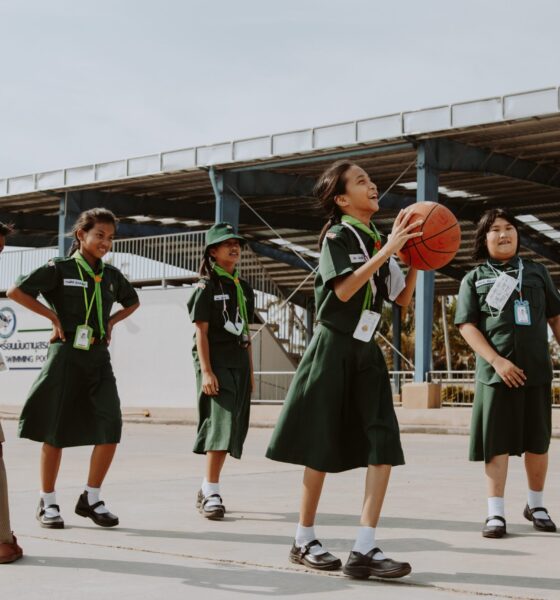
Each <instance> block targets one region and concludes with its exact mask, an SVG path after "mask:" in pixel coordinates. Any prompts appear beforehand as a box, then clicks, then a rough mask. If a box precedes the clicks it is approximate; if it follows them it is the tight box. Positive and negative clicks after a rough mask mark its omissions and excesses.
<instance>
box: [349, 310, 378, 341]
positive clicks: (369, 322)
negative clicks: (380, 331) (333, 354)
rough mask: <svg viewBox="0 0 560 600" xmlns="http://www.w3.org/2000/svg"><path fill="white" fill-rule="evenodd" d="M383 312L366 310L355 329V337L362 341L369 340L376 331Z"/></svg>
mask: <svg viewBox="0 0 560 600" xmlns="http://www.w3.org/2000/svg"><path fill="white" fill-rule="evenodd" d="M380 318H381V314H380V313H378V312H375V311H373V310H364V311H362V314H361V316H360V320H359V321H358V325H357V326H356V329H355V330H354V335H353V337H354V338H356V339H357V340H360V341H361V342H369V341H370V340H371V338H372V337H373V334H374V333H375V328H376V327H377V324H378V323H379V319H380Z"/></svg>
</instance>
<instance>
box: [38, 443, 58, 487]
mask: <svg viewBox="0 0 560 600" xmlns="http://www.w3.org/2000/svg"><path fill="white" fill-rule="evenodd" d="M61 460H62V448H55V447H54V446H51V445H50V444H43V447H42V448H41V467H40V469H41V488H42V491H43V492H45V493H46V494H49V493H51V492H54V489H55V486H56V478H57V477H58V470H59V469H60V461H61Z"/></svg>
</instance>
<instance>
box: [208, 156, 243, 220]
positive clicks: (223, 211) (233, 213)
mask: <svg viewBox="0 0 560 600" xmlns="http://www.w3.org/2000/svg"><path fill="white" fill-rule="evenodd" d="M209 175H210V181H211V182H212V188H213V190H214V196H215V198H216V213H215V222H216V223H220V222H221V221H227V222H228V223H231V224H232V225H233V228H234V230H235V231H237V230H238V228H239V198H238V197H237V196H236V195H235V194H233V193H232V191H231V190H230V189H229V186H231V187H233V188H236V187H237V186H236V185H235V184H236V178H237V175H236V174H235V173H229V172H226V171H216V170H215V169H214V167H210V172H209Z"/></svg>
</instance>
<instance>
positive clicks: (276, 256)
mask: <svg viewBox="0 0 560 600" xmlns="http://www.w3.org/2000/svg"><path fill="white" fill-rule="evenodd" d="M249 246H250V248H251V249H252V250H253V251H254V252H256V253H257V254H260V255H261V256H266V257H267V258H271V259H272V260H275V261H278V262H281V263H284V264H286V265H290V266H291V267H296V268H298V269H302V270H304V271H307V272H309V271H312V270H313V269H314V268H315V267H316V266H317V261H316V260H314V259H313V258H311V257H307V256H306V257H305V260H302V259H301V258H300V257H299V256H297V255H296V254H292V253H290V252H286V251H284V250H280V249H278V248H273V247H272V246H269V245H268V244H262V243H261V242H249Z"/></svg>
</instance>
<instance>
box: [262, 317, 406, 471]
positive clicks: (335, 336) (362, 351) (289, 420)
mask: <svg viewBox="0 0 560 600" xmlns="http://www.w3.org/2000/svg"><path fill="white" fill-rule="evenodd" d="M266 456H267V457H268V458H271V459H272V460H277V461H282V462H287V463H292V464H300V465H305V466H307V467H310V468H312V469H316V470H318V471H326V472H329V473H337V472H340V471H347V470H349V469H354V468H356V467H366V466H368V465H380V464H388V465H402V464H404V456H403V451H402V447H401V442H400V433H399V425H398V422H397V417H396V415H395V409H394V407H393V395H392V390H391V384H390V381H389V373H388V371H387V365H386V363H385V359H384V357H383V354H382V352H381V350H380V348H379V346H378V345H377V343H376V342H375V341H374V340H372V341H370V342H366V343H364V342H361V341H359V340H356V339H354V338H353V337H352V335H351V334H343V333H339V332H336V331H333V330H331V329H328V328H327V327H325V326H324V325H319V326H318V327H317V329H316V331H315V333H314V336H313V339H312V341H311V343H310V345H309V347H308V349H307V350H306V352H305V354H304V356H303V358H302V361H301V363H300V365H299V367H298V369H297V372H296V374H295V376H294V379H293V381H292V384H291V386H290V389H289V391H288V395H287V397H286V401H285V403H284V407H283V410H282V412H281V414H280V417H279V420H278V423H277V425H276V427H275V429H274V432H273V435H272V439H271V441H270V444H269V447H268V450H267V452H266Z"/></svg>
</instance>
